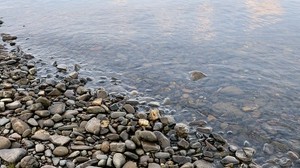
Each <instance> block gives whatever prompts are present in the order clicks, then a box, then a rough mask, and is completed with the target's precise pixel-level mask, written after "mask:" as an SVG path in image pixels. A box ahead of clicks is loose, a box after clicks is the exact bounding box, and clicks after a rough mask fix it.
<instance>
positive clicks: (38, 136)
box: [31, 130, 50, 141]
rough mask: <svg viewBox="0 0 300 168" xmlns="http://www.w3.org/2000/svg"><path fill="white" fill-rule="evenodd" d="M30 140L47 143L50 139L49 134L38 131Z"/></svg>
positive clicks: (44, 131)
mask: <svg viewBox="0 0 300 168" xmlns="http://www.w3.org/2000/svg"><path fill="white" fill-rule="evenodd" d="M31 138H32V139H35V140H41V141H47V140H49V138H50V134H49V132H48V131H46V130H38V131H36V132H35V133H34V135H32V136H31Z"/></svg>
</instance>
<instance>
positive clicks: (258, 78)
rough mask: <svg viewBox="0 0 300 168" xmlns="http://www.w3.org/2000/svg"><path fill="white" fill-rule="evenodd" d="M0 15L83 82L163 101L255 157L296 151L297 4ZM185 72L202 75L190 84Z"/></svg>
mask: <svg viewBox="0 0 300 168" xmlns="http://www.w3.org/2000/svg"><path fill="white" fill-rule="evenodd" d="M0 16H2V17H3V19H2V20H4V21H5V24H4V25H3V26H2V27H1V28H0V30H1V32H6V33H12V34H14V35H17V36H18V37H19V38H18V44H20V45H21V46H22V47H23V48H24V49H30V51H28V52H31V53H33V54H34V55H35V56H36V57H37V58H40V59H43V60H44V61H45V62H46V63H52V62H53V61H58V62H59V63H64V64H67V65H68V66H70V67H72V65H73V64H75V63H79V64H80V65H81V66H82V70H81V74H83V75H89V76H91V77H92V78H93V81H92V82H91V83H90V85H91V86H93V87H99V86H106V87H107V88H109V90H118V91H120V90H121V91H122V90H127V91H132V90H134V89H136V90H138V91H139V92H140V93H143V94H144V95H145V96H150V97H155V98H156V99H157V100H160V101H162V100H163V99H164V98H166V97H169V98H170V99H171V101H172V104H171V105H170V107H169V109H170V113H171V114H173V115H174V116H175V117H176V119H177V120H178V121H184V122H189V121H193V120H196V119H205V120H207V121H208V125H209V126H212V127H213V128H214V130H215V131H221V132H224V136H225V137H226V138H227V139H228V140H229V141H230V142H232V143H234V144H238V145H243V143H244V141H245V140H247V141H248V142H249V143H250V145H251V146H254V147H255V148H257V150H258V153H257V160H258V162H259V161H260V160H263V159H267V158H269V156H268V155H267V154H265V153H263V152H262V147H263V145H264V144H265V143H268V144H271V146H273V147H274V148H275V151H274V153H273V154H278V153H281V152H286V151H288V150H293V151H296V152H300V129H299V127H300V86H299V84H300V55H299V53H300V32H299V30H300V2H299V1H298V0H288V1H287V0H242V1H241V0H230V1H226V2H223V1H209V0H190V1H172V0H164V1H161V0H152V1H145V0H132V1H127V0H102V1H88V2H87V1H83V0H77V1H71V0H63V1H62V0H51V1H50V0H47V1H46V0H45V1H34V0H28V1H21V0H18V1H17V0H15V1H4V0H1V1H0ZM41 70H42V71H41V73H47V72H51V67H48V66H46V67H42V68H41ZM192 70H200V71H202V72H204V73H206V74H207V75H208V77H207V78H204V79H202V80H199V81H190V80H189V78H188V72H189V71H192ZM103 76H106V77H107V78H108V79H106V78H105V77H103ZM112 77H114V78H117V79H119V80H120V81H119V82H118V84H119V85H118V86H111V83H110V78H112ZM243 108H244V111H243ZM245 108H251V111H250V112H245ZM231 132H232V134H231ZM273 154H272V155H273Z"/></svg>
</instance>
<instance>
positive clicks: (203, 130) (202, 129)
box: [197, 127, 213, 134]
mask: <svg viewBox="0 0 300 168" xmlns="http://www.w3.org/2000/svg"><path fill="white" fill-rule="evenodd" d="M212 130H213V129H212V127H198V128H197V131H199V132H201V133H204V134H210V133H212Z"/></svg>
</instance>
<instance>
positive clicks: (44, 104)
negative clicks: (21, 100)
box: [35, 97, 51, 108]
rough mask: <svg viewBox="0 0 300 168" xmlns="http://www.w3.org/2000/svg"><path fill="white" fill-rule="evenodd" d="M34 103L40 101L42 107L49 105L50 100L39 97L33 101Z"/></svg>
mask: <svg viewBox="0 0 300 168" xmlns="http://www.w3.org/2000/svg"><path fill="white" fill-rule="evenodd" d="M35 102H36V103H41V104H42V105H43V106H44V107H46V108H48V107H49V106H50V105H51V101H50V100H48V99H47V98H46V97H39V98H37V99H36V101H35Z"/></svg>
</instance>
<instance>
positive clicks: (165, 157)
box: [155, 152, 171, 159]
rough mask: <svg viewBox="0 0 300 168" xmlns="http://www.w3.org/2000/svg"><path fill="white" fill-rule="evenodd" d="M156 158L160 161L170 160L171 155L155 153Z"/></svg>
mask: <svg viewBox="0 0 300 168" xmlns="http://www.w3.org/2000/svg"><path fill="white" fill-rule="evenodd" d="M155 157H156V158H158V159H168V158H170V157H171V156H170V153H168V152H157V153H155Z"/></svg>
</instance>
